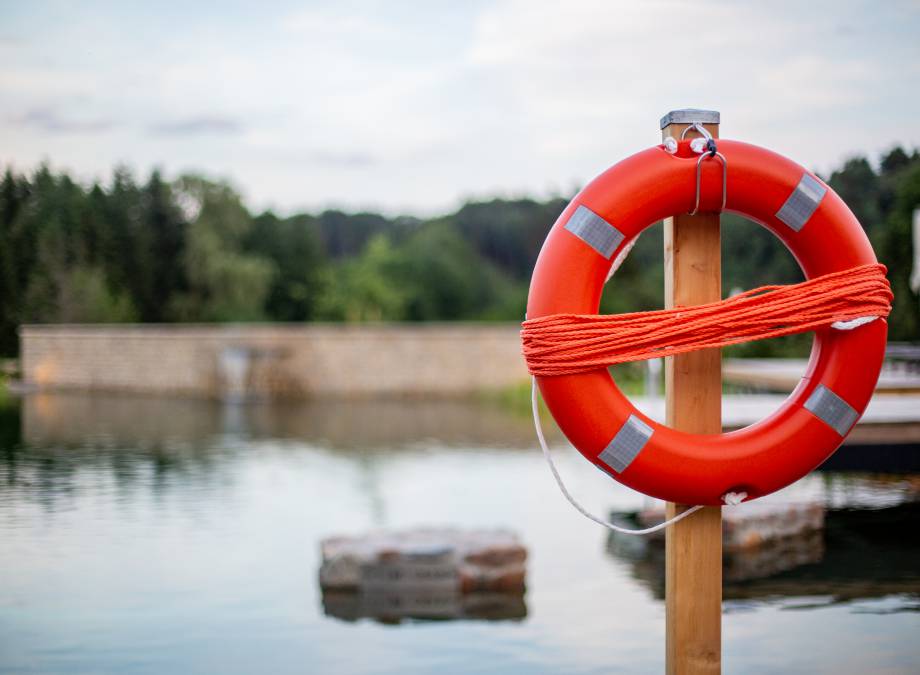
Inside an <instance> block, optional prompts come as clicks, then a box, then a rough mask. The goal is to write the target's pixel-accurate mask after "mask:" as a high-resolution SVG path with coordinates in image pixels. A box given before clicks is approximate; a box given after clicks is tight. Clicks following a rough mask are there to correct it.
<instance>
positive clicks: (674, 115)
mask: <svg viewBox="0 0 920 675" xmlns="http://www.w3.org/2000/svg"><path fill="white" fill-rule="evenodd" d="M719 117H720V116H719V111H718V110H699V109H698V108H682V109H681V110H672V111H671V112H669V113H668V114H667V115H665V116H664V117H662V118H661V128H662V129H664V128H665V127H666V126H668V125H670V124H693V123H694V122H696V123H697V124H718V123H719Z"/></svg>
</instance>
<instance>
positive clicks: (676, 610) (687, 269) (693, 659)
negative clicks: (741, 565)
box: [662, 124, 722, 675]
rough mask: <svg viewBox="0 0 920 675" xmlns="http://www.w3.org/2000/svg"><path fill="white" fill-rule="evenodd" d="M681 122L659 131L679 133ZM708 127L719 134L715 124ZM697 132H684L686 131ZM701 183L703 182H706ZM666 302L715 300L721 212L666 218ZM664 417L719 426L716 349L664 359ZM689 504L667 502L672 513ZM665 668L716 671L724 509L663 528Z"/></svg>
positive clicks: (710, 429) (705, 428)
mask: <svg viewBox="0 0 920 675" xmlns="http://www.w3.org/2000/svg"><path fill="white" fill-rule="evenodd" d="M686 126H687V125H686V124H670V125H668V126H666V127H665V128H664V129H663V130H662V136H663V137H667V136H673V137H675V138H680V134H681V132H682V131H683V130H684V128H685V127H686ZM705 127H706V129H707V130H708V131H709V132H710V133H711V134H712V135H713V136H714V137H718V134H719V127H718V125H717V124H707V125H705ZM694 135H698V134H696V132H695V131H694V132H690V133H688V137H691V136H694ZM704 187H705V186H704ZM664 257H665V261H664V264H665V307H668V308H671V307H677V306H688V305H699V304H703V303H706V302H712V301H714V300H719V299H721V287H722V270H721V246H720V233H719V215H718V214H716V213H699V214H697V215H695V216H689V215H686V214H684V215H678V216H676V217H674V218H668V219H667V220H665V225H664ZM665 392H666V394H665V396H666V403H665V409H666V420H667V424H668V425H669V426H671V427H674V428H675V429H680V430H682V431H688V432H691V433H719V432H720V431H721V430H722V416H721V398H722V380H721V352H720V350H718V349H711V350H704V351H698V352H692V353H690V354H681V355H678V356H673V357H669V358H667V359H666V360H665ZM686 508H687V507H686V506H683V505H680V504H670V503H669V504H668V505H667V516H668V518H672V517H673V516H675V515H676V514H678V513H680V512H681V511H683V510H685V509H686ZM665 589H666V590H665V593H666V612H667V618H666V656H667V672H668V673H674V674H680V675H683V674H685V673H719V672H721V661H722V510H721V508H719V507H707V508H705V509H702V510H701V511H699V512H697V513H695V514H693V515H692V516H690V517H688V518H686V519H684V520H682V521H680V522H679V523H676V524H675V525H672V526H671V527H669V528H668V529H667V535H666V562H665Z"/></svg>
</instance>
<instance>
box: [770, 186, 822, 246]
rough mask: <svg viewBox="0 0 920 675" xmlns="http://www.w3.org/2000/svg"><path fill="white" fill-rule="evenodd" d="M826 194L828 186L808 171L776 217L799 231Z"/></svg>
mask: <svg viewBox="0 0 920 675" xmlns="http://www.w3.org/2000/svg"><path fill="white" fill-rule="evenodd" d="M826 194H827V188H826V187H824V186H823V185H821V183H819V182H818V181H817V180H815V179H814V178H812V177H811V176H810V175H808V174H807V173H806V174H802V180H800V181H799V184H798V185H796V186H795V190H793V191H792V194H791V195H789V199H787V200H786V203H785V204H783V207H782V208H781V209H780V210H779V211H777V212H776V217H777V218H779V219H780V220H781V221H783V222H784V223H786V225H788V226H789V227H791V228H792V229H793V230H795V231H796V232H798V231H799V230H801V229H802V228H803V227H805V223H807V222H808V219H809V218H811V216H812V214H813V213H814V212H815V210H816V209H817V208H818V204H820V203H821V200H822V199H824V195H826Z"/></svg>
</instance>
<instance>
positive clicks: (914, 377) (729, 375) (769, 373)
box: [722, 359, 920, 394]
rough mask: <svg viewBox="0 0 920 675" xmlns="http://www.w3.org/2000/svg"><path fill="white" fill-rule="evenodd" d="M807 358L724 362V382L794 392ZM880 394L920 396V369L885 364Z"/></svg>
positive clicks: (745, 386)
mask: <svg viewBox="0 0 920 675" xmlns="http://www.w3.org/2000/svg"><path fill="white" fill-rule="evenodd" d="M806 365H807V361H806V360H805V359H725V361H724V362H723V363H722V379H723V381H724V382H726V383H728V384H731V385H735V386H736V387H744V388H749V389H752V390H755V391H777V390H778V391H792V389H793V388H794V387H795V386H796V385H797V384H798V383H799V380H801V379H802V376H803V375H804V374H805V368H806ZM875 391H876V393H881V394H920V370H917V369H913V368H910V367H908V366H907V365H905V364H901V363H891V362H886V363H885V366H884V367H883V368H882V373H881V375H880V376H879V380H878V384H877V385H876V387H875Z"/></svg>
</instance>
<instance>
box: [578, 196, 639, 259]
mask: <svg viewBox="0 0 920 675" xmlns="http://www.w3.org/2000/svg"><path fill="white" fill-rule="evenodd" d="M565 229H567V230H568V231H569V232H571V233H572V234H574V235H575V236H576V237H578V238H579V239H581V240H582V241H583V242H585V243H586V244H587V245H588V246H590V247H591V248H593V249H594V250H595V251H597V252H598V253H600V254H601V255H602V256H604V257H605V258H607V259H609V258H610V256H612V255H613V252H614V251H615V250H616V248H617V246H619V245H620V242H621V241H623V239H624V238H625V237H624V235H623V233H622V232H620V231H619V230H618V229H617V228H615V227H614V226H613V225H611V224H610V223H608V222H607V221H606V220H604V219H603V218H601V217H600V216H599V215H597V214H596V213H594V211H592V210H591V209H589V208H588V207H587V206H584V205H582V206H579V207H578V208H577V209H575V213H573V214H572V217H571V218H569V222H567V223H566V224H565Z"/></svg>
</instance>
